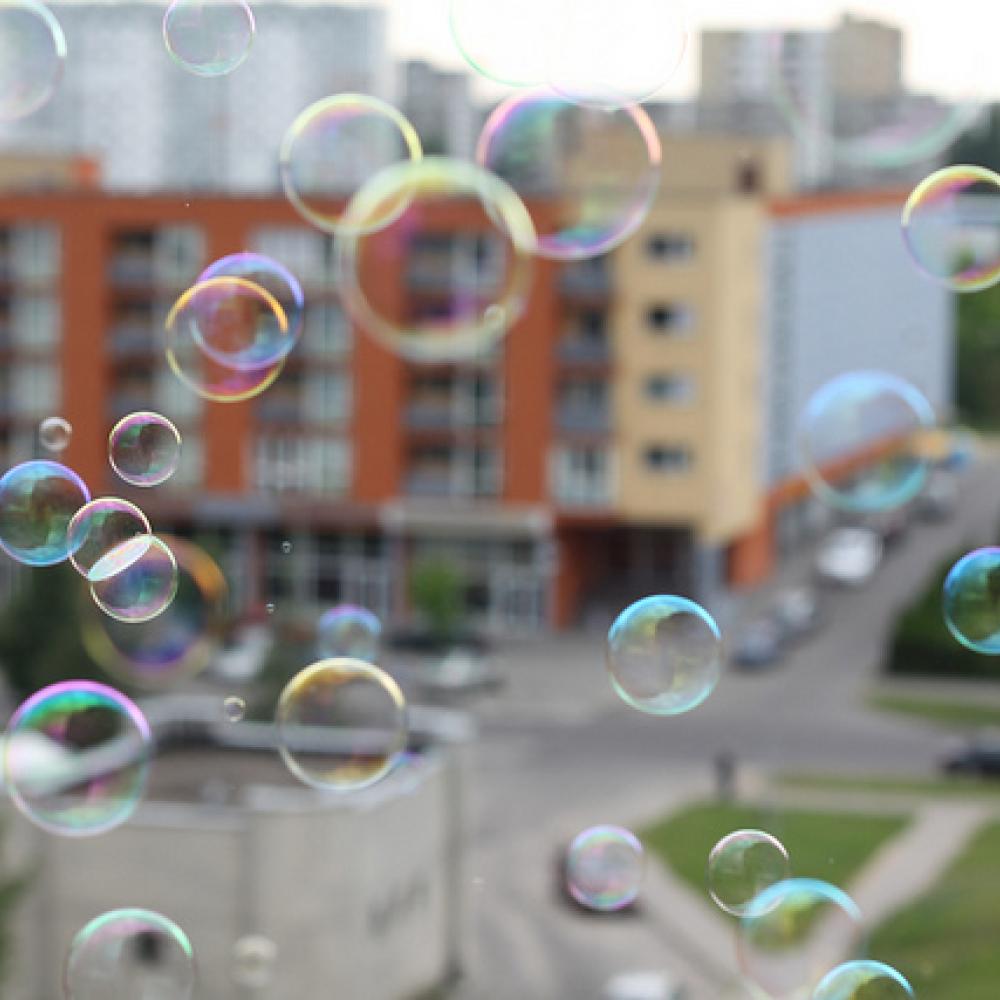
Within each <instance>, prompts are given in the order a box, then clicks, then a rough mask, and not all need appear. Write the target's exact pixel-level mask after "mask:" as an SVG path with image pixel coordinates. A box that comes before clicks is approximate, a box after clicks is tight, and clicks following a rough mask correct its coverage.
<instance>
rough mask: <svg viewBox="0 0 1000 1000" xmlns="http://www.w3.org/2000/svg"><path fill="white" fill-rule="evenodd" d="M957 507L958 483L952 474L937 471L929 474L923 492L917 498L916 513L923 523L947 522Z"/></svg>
mask: <svg viewBox="0 0 1000 1000" xmlns="http://www.w3.org/2000/svg"><path fill="white" fill-rule="evenodd" d="M957 506H958V482H957V481H956V479H955V475H954V473H951V472H944V471H938V472H934V473H932V474H931V477H930V479H928V481H927V485H926V486H925V487H924V489H923V492H922V493H921V494H920V496H919V497H917V502H916V507H917V513H918V514H919V515H920V517H922V518H923V519H924V520H925V521H947V520H948V518H950V517H951V516H952V515H953V514H954V513H955V508H956V507H957Z"/></svg>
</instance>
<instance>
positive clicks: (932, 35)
mask: <svg viewBox="0 0 1000 1000" xmlns="http://www.w3.org/2000/svg"><path fill="white" fill-rule="evenodd" d="M348 2H350V3H352V4H355V5H368V4H369V3H371V2H372V0H348ZM466 2H468V0H466ZM482 2H483V4H484V5H488V6H490V7H495V6H496V5H497V4H500V5H502V4H504V2H505V0H482ZM537 2H538V3H539V4H543V3H545V2H551V0H537ZM557 2H559V0H557ZM574 2H575V3H577V4H579V5H586V6H587V7H589V8H593V9H598V10H599V9H601V8H606V9H607V12H608V13H607V16H608V17H613V16H615V13H616V12H617V11H620V10H621V9H622V4H621V2H616V0H574ZM629 2H630V5H631V6H632V8H633V9H634V8H635V6H636V4H642V3H645V4H647V5H648V6H649V7H653V6H657V7H659V8H661V9H662V7H663V6H664V5H674V4H675V2H676V0H629ZM448 4H449V0H383V2H382V3H381V6H384V7H386V8H387V9H388V10H389V13H390V19H391V33H392V44H393V47H394V49H395V50H396V51H397V52H398V53H400V54H401V55H406V56H422V57H425V58H430V59H432V60H434V61H436V62H439V63H444V64H447V65H451V66H457V65H459V64H460V62H461V59H460V56H459V55H458V53H457V51H456V48H455V45H454V42H453V41H452V38H451V35H450V33H449V28H448ZM685 7H686V9H687V12H688V17H687V20H688V23H689V25H690V26H691V28H692V36H693V37H694V36H696V34H697V31H698V29H699V28H701V27H706V26H708V27H741V26H751V25H753V26H758V27H761V26H774V25H784V26H800V27H805V26H810V25H811V26H821V25H829V24H832V23H833V21H834V20H835V19H836V18H837V16H838V15H839V14H840V13H841V12H842V11H843V10H845V9H848V10H850V11H852V12H853V13H856V14H859V15H871V16H874V17H878V18H880V19H882V20H887V21H892V22H895V23H896V24H898V25H900V26H901V27H902V28H903V29H904V31H905V33H906V40H907V67H906V70H907V76H908V79H909V80H910V82H911V83H912V84H913V85H914V86H918V87H920V88H921V89H932V90H935V91H938V92H943V93H951V94H956V93H967V92H969V91H972V90H976V91H981V92H982V91H984V92H987V93H989V94H1000V59H998V58H997V50H998V42H997V40H998V39H1000V4H996V3H994V0H936V2H932V0H865V2H861V3H849V4H844V3H843V2H835V0H798V2H789V0H741V2H734V0H687V2H686V4H685ZM522 31H523V29H522V28H519V27H515V26H513V25H512V26H511V29H510V33H509V37H504V38H501V39H498V44H510V45H517V44H518V38H519V35H520V34H521V32H522ZM696 60H697V43H696V42H692V44H689V46H688V51H687V55H686V57H685V60H684V65H683V67H682V69H681V71H680V73H679V74H678V78H677V80H675V82H674V85H673V87H672V88H670V89H671V90H672V91H673V93H677V92H683V90H684V89H685V88H690V87H691V85H692V83H693V81H694V79H695V77H696V71H697V64H696ZM663 96H672V95H671V93H669V92H665V93H664V95H663Z"/></svg>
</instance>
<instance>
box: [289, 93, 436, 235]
mask: <svg viewBox="0 0 1000 1000" xmlns="http://www.w3.org/2000/svg"><path fill="white" fill-rule="evenodd" d="M422 155H423V151H422V149H421V146H420V138H419V136H418V135H417V133H416V130H415V129H414V128H413V126H412V125H411V124H410V123H409V122H408V121H407V120H406V118H404V117H403V115H401V114H400V113H399V112H398V111H397V110H396V109H395V108H394V107H392V105H390V104H386V103H385V101H380V100H379V99H378V98H376V97H369V96H367V95H363V94H338V95H336V96H335V97H326V98H324V99H323V100H321V101H317V102H316V103H315V104H310V105H309V107H308V108H306V109H305V111H303V112H302V113H301V114H300V115H299V116H298V118H296V119H295V121H294V122H292V125H291V128H289V130H288V132H287V133H286V134H285V138H284V141H283V142H282V144H281V154H280V160H281V181H282V184H284V187H285V194H286V196H287V197H288V200H289V201H290V202H291V203H292V205H293V206H294V208H295V210H296V211H297V212H298V213H299V214H300V215H301V216H302V217H303V218H304V219H305V220H306V221H307V222H310V223H312V225H314V226H316V227H317V228H318V229H322V230H324V231H325V232H328V233H340V232H342V231H344V230H345V228H350V229H351V230H353V231H354V232H371V231H373V230H375V229H381V228H382V227H383V226H386V225H388V224H389V223H390V222H392V221H393V219H395V218H396V217H397V216H398V215H399V214H400V212H402V211H403V210H404V209H405V207H406V192H405V190H404V191H397V192H396V193H395V195H394V196H393V198H391V199H386V200H384V201H382V203H381V204H380V205H379V206H377V207H372V208H371V209H370V210H369V211H368V212H367V213H366V215H365V217H364V218H363V219H362V218H359V217H357V216H354V217H353V218H352V219H351V220H350V221H348V220H347V218H346V215H345V214H344V201H345V199H346V198H349V197H350V196H351V195H353V194H354V192H355V191H357V190H358V188H360V187H361V185H362V184H364V183H365V182H366V181H367V180H368V179H369V178H370V177H372V176H373V175H375V174H377V173H378V172H379V171H380V170H382V169H384V168H385V167H388V166H391V165H392V164H398V163H401V162H415V161H418V160H420V158H421V157H422Z"/></svg>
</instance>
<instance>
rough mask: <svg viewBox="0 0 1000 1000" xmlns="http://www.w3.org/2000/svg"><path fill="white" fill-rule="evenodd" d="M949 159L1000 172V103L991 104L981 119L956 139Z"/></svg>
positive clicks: (948, 156) (952, 161) (950, 161)
mask: <svg viewBox="0 0 1000 1000" xmlns="http://www.w3.org/2000/svg"><path fill="white" fill-rule="evenodd" d="M947 160H948V162H949V163H971V164H973V165H975V166H977V167H987V168H988V169H990V170H996V171H998V172H1000V105H997V104H994V105H991V106H990V109H989V111H988V112H987V113H986V115H985V116H984V118H983V119H982V120H981V121H979V122H977V124H976V125H975V126H974V127H972V128H970V129H968V130H967V131H966V132H963V133H962V134H961V135H960V136H959V137H958V138H957V139H956V140H955V142H954V143H953V144H952V146H951V148H950V149H949V150H948V155H947Z"/></svg>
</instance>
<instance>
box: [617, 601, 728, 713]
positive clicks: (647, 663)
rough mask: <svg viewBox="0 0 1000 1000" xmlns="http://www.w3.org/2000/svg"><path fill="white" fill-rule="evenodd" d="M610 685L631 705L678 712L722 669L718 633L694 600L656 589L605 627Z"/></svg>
mask: <svg viewBox="0 0 1000 1000" xmlns="http://www.w3.org/2000/svg"><path fill="white" fill-rule="evenodd" d="M607 664H608V670H609V671H610V674H611V685H612V687H613V688H614V689H615V692H616V693H617V695H618V697H619V698H621V699H622V701H624V702H625V703H626V704H627V705H631V706H632V708H637V709H639V711H641V712H648V713H649V714H650V715H680V714H681V713H682V712H688V711H690V710H691V709H692V708H696V707H697V706H698V705H700V704H701V703H702V702H703V701H704V700H705V699H706V698H707V697H708V696H709V695H710V694H711V693H712V691H713V690H714V689H715V685H716V684H718V682H719V676H720V674H721V672H722V636H721V634H720V632H719V627H718V625H716V624H715V621H714V619H713V618H712V616H711V615H710V614H709V613H708V612H707V611H706V610H705V609H704V608H703V607H701V606H700V605H698V604H695V602H694V601H689V600H687V599H686V598H684V597H676V596H673V595H668V594H659V595H656V596H653V597H645V598H643V599H642V600H641V601H636V602H635V604H630V605H629V606H628V607H627V608H626V609H625V610H624V611H623V612H622V613H621V614H620V615H619V616H618V617H617V618H616V619H615V621H614V624H613V625H612V626H611V629H610V630H609V632H608V647H607Z"/></svg>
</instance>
